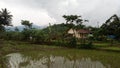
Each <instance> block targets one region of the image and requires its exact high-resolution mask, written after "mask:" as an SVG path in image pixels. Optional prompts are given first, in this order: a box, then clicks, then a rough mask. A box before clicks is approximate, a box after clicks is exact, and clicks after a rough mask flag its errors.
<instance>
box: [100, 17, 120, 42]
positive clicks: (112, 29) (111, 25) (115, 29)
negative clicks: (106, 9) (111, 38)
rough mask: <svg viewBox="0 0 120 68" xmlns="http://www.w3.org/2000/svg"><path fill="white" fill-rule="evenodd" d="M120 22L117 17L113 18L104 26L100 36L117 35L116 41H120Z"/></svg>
mask: <svg viewBox="0 0 120 68" xmlns="http://www.w3.org/2000/svg"><path fill="white" fill-rule="evenodd" d="M119 31H120V20H119V17H118V16H117V15H113V16H111V17H110V18H109V19H108V20H107V21H106V22H105V23H104V24H103V25H102V26H101V30H100V34H102V35H105V36H107V35H115V36H116V39H118V40H119V39H120V32H119Z"/></svg>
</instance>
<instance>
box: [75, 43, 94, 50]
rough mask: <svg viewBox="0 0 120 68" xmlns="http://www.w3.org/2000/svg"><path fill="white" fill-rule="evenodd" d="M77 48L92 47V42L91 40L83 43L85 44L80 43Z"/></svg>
mask: <svg viewBox="0 0 120 68" xmlns="http://www.w3.org/2000/svg"><path fill="white" fill-rule="evenodd" d="M77 48H83V49H92V48H93V44H92V42H89V43H85V44H80V45H79V46H78V47H77Z"/></svg>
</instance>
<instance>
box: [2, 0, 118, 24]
mask: <svg viewBox="0 0 120 68" xmlns="http://www.w3.org/2000/svg"><path fill="white" fill-rule="evenodd" d="M0 8H7V9H8V10H9V11H10V12H11V14H12V15H13V21H12V22H13V25H14V26H18V25H20V22H21V20H29V21H31V22H33V23H34V24H36V25H40V26H43V25H48V23H52V24H54V23H62V22H65V20H64V19H63V18H62V16H63V15H64V14H66V15H71V14H72V15H75V14H77V15H82V17H83V18H85V19H88V20H89V21H90V22H89V23H85V24H87V25H92V26H97V22H99V25H101V24H102V23H104V22H105V20H106V19H108V18H109V17H110V16H112V15H113V14H118V15H120V0H0Z"/></svg>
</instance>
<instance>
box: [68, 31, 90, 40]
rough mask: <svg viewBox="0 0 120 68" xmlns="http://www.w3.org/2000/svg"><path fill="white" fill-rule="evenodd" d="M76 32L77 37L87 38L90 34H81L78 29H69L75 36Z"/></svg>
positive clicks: (69, 32)
mask: <svg viewBox="0 0 120 68" xmlns="http://www.w3.org/2000/svg"><path fill="white" fill-rule="evenodd" d="M74 32H75V37H76V38H87V35H88V34H79V33H78V32H77V31H76V30H73V29H70V30H69V31H68V34H72V35H73V36H74Z"/></svg>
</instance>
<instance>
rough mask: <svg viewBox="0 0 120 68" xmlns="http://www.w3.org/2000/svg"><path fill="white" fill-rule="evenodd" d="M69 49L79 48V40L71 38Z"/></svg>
mask: <svg viewBox="0 0 120 68" xmlns="http://www.w3.org/2000/svg"><path fill="white" fill-rule="evenodd" d="M68 45H69V46H68V47H74V48H75V47H76V46H77V40H76V38H75V37H72V38H70V41H69V43H68Z"/></svg>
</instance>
